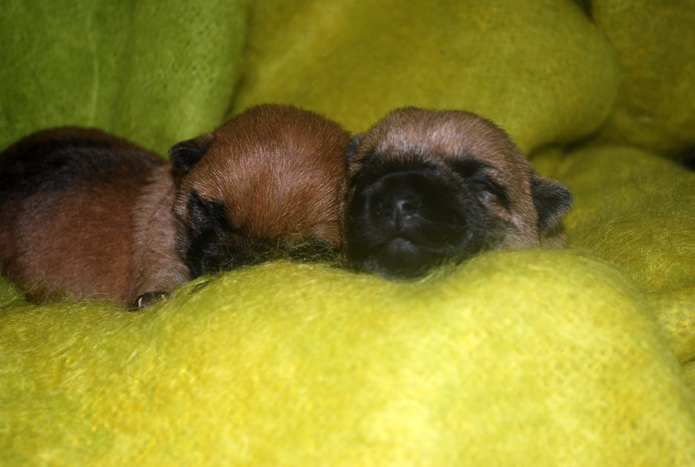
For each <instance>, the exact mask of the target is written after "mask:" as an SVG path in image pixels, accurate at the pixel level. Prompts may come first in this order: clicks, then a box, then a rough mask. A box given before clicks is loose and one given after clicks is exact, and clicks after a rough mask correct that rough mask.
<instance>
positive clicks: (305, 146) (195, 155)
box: [169, 105, 350, 276]
mask: <svg viewBox="0 0 695 467" xmlns="http://www.w3.org/2000/svg"><path fill="white" fill-rule="evenodd" d="M349 140H350V135H349V134H348V132H347V131H345V130H343V129H342V128H341V127H340V126H339V125H338V124H337V123H334V122H332V121H330V120H327V119H325V118H324V117H321V116H319V115H317V114H315V113H313V112H309V111H305V110H300V109H297V108H294V107H288V106H280V105H261V106H257V107H252V108H251V109H249V110H247V111H245V112H244V113H242V114H240V115H239V116H237V117H236V118H234V119H233V120H231V121H229V122H228V123H227V124H225V125H224V126H222V127H220V128H219V129H217V130H216V131H215V132H214V133H208V134H204V135H202V136H200V137H198V138H195V139H193V140H189V141H184V142H182V143H179V144H177V145H175V146H174V147H172V148H171V150H170V151H169V156H170V159H171V161H172V163H173V165H174V167H176V168H177V169H178V170H179V171H180V172H181V173H182V174H184V175H183V178H182V179H181V182H180V183H179V185H178V190H177V195H176V202H175V207H174V211H175V213H176V218H177V219H178V221H179V253H180V255H181V257H182V258H183V259H184V261H185V263H186V265H187V266H188V267H189V269H190V271H191V273H192V275H193V276H199V275H202V274H206V273H210V272H216V271H219V270H221V269H233V268H235V267H238V266H242V265H249V264H254V263H257V262H260V261H264V260H268V259H272V258H274V257H276V256H278V255H281V256H285V257H287V256H290V257H292V256H295V257H300V258H306V257H310V258H311V257H313V256H314V255H315V254H321V253H325V252H329V251H331V250H333V249H337V248H338V247H339V245H340V240H341V217H342V201H343V198H344V194H345V184H346V167H345V159H344V154H345V148H346V147H347V144H348V142H349Z"/></svg>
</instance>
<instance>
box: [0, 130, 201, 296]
mask: <svg viewBox="0 0 695 467" xmlns="http://www.w3.org/2000/svg"><path fill="white" fill-rule="evenodd" d="M173 200H174V179H173V177H172V174H171V166H170V165H169V164H168V163H167V162H166V161H165V160H164V159H162V158H161V157H159V156H157V155H156V154H153V153H150V152H148V151H147V150H145V149H143V148H141V147H139V146H136V145H135V144H133V143H130V142H128V141H125V140H123V139H120V138H117V137H115V136H111V135H108V134H106V133H104V132H103V131H100V130H96V129H85V128H75V127H65V128H56V129H50V130H44V131H40V132H38V133H35V134H33V135H30V136H28V137H26V138H24V139H22V140H20V141H18V142H17V143H15V144H13V145H12V146H10V147H9V148H7V149H6V150H5V151H4V152H2V154H0V267H1V272H2V274H3V275H6V276H8V277H10V278H11V279H12V280H14V281H15V282H17V283H19V284H20V285H22V287H23V289H24V290H25V292H26V293H27V296H28V297H29V298H30V299H32V300H34V301H37V302H42V301H47V300H59V299H61V298H63V297H65V296H66V295H71V296H73V297H74V298H76V299H78V300H79V299H86V298H101V299H108V300H112V301H115V302H118V303H123V304H125V303H130V302H133V301H134V300H135V299H136V297H138V296H140V295H143V294H147V293H150V292H154V291H159V290H169V289H171V288H173V287H174V286H176V285H178V284H180V283H182V282H184V281H186V280H188V279H189V278H190V274H189V272H188V269H187V268H186V266H185V265H184V264H183V261H181V259H180V258H179V255H178V252H177V249H176V231H177V226H176V222H175V219H174V216H173V214H172V212H171V208H172V204H173Z"/></svg>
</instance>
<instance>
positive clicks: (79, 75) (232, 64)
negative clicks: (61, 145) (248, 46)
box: [0, 0, 247, 154]
mask: <svg viewBox="0 0 695 467" xmlns="http://www.w3.org/2000/svg"><path fill="white" fill-rule="evenodd" d="M246 4H247V2H246V0H214V1H206V2H198V1H195V0H175V1H171V2H161V1H158V0H137V1H133V2H118V1H111V0H94V1H88V2H70V1H63V2H55V1H53V0H40V1H31V2H25V1H23V0H8V1H4V2H2V3H0V44H2V47H0V79H2V83H3V90H2V93H0V129H1V130H0V147H2V148H4V147H6V146H8V145H9V144H10V143H12V142H14V141H15V140H17V139H19V138H21V137H23V136H25V135H27V134H29V133H33V132H34V131H37V130H40V129H43V128H48V127H52V126H62V125H80V126H89V127H98V128H101V129H104V130H106V131H109V132H111V133H114V134H116V135H118V136H121V137H124V138H127V139H131V140H133V141H136V142H138V143H140V144H142V145H143V146H145V147H147V148H149V149H152V150H154V151H157V152H159V153H162V154H164V153H166V151H167V150H168V149H169V147H171V146H172V145H173V144H175V143H177V142H179V141H181V140H183V139H187V138H191V137H193V136H196V135H198V134H200V133H202V132H204V131H210V129H211V128H213V127H215V126H217V125H219V123H220V121H221V120H222V118H223V116H224V114H225V112H226V111H227V108H228V106H229V103H230V100H231V97H232V93H233V89H234V83H235V82H236V80H237V79H238V76H239V74H240V61H241V51H242V47H243V40H244V36H245V30H246V22H245V19H246V10H247V5H246Z"/></svg>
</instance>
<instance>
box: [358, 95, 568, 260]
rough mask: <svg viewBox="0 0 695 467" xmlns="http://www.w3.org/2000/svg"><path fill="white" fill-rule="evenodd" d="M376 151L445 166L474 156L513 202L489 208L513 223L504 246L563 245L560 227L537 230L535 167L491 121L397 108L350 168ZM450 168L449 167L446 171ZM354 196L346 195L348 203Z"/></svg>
mask: <svg viewBox="0 0 695 467" xmlns="http://www.w3.org/2000/svg"><path fill="white" fill-rule="evenodd" d="M374 152H378V153H380V154H382V156H383V157H384V158H394V159H398V158H403V157H409V156H411V155H416V157H418V158H420V159H424V160H428V161H432V162H434V163H436V164H439V165H441V166H442V167H443V168H445V169H447V168H446V165H445V164H444V160H445V159H446V158H451V157H458V156H463V155H470V156H473V157H474V158H476V159H478V160H481V161H484V162H486V163H488V164H490V165H491V166H492V167H493V169H491V170H490V171H488V174H489V175H490V176H491V177H492V178H493V179H495V180H496V181H497V182H498V183H499V184H500V185H502V186H503V187H504V188H505V189H506V191H507V193H508V195H509V199H510V201H511V204H510V206H509V209H502V208H501V207H500V206H498V205H496V204H494V203H489V204H488V205H487V207H488V209H490V210H491V211H493V212H494V213H495V214H496V215H497V216H499V217H500V218H502V219H504V220H505V221H508V222H509V223H511V225H513V226H514V229H513V230H510V231H509V232H508V235H507V236H506V237H505V243H504V244H503V245H499V246H500V247H503V246H514V247H528V246H533V245H538V244H539V243H542V244H545V245H547V246H553V247H561V246H563V245H564V243H565V236H564V230H563V229H562V227H561V226H558V227H555V228H554V229H552V231H547V232H539V231H538V227H537V224H538V216H537V212H536V208H535V207H534V204H533V198H532V194H531V184H530V181H531V178H532V176H537V173H536V172H535V170H534V169H533V166H532V165H531V164H530V163H529V162H528V160H527V159H526V158H525V157H524V155H523V154H522V153H521V151H520V150H519V149H518V148H517V147H516V145H515V144H514V143H513V142H512V140H511V139H510V138H509V136H508V135H507V134H506V132H504V130H502V129H500V128H499V127H497V126H495V125H494V124H493V123H492V122H490V121H488V120H486V119H483V118H482V117H479V116H477V115H475V114H472V113H469V112H465V111H431V110H424V109H417V108H404V109H399V110H396V111H393V112H391V113H389V114H388V115H387V116H386V117H384V118H383V119H382V120H381V121H379V122H378V123H377V124H376V125H375V126H373V127H372V128H370V129H369V131H368V132H367V133H366V134H365V135H364V137H363V139H362V141H361V142H360V144H359V147H358V149H357V152H356V153H355V156H354V158H353V159H352V161H351V163H350V166H349V176H350V177H352V176H354V175H355V174H356V173H357V172H358V171H359V170H360V169H361V168H362V166H363V164H362V161H363V160H364V159H365V158H366V157H367V156H368V155H370V154H372V153H374ZM447 170H448V169H447ZM353 195H354V191H353V192H349V193H348V194H347V203H348V204H349V202H350V199H351V198H352V196H353Z"/></svg>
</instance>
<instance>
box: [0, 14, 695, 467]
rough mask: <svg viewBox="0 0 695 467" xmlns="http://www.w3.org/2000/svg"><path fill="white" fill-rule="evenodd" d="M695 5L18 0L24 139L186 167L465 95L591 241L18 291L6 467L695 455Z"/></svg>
mask: <svg viewBox="0 0 695 467" xmlns="http://www.w3.org/2000/svg"><path fill="white" fill-rule="evenodd" d="M581 3H583V4H584V6H585V7H586V6H587V5H586V4H588V2H581ZM587 9H588V10H589V11H590V13H591V15H587V12H586V10H587ZM693 11H695V9H694V8H693V2H692V1H681V2H666V1H663V2H649V4H648V5H647V2H641V1H627V0H625V1H613V2H609V1H596V2H591V4H590V8H585V9H582V8H580V7H579V6H578V5H577V3H575V2H571V1H564V0H555V1H551V0H543V1H530V0H529V1H522V2H518V1H514V2H512V1H502V0H495V1H492V2H490V1H486V2H483V1H471V2H456V1H446V0H438V1H434V2H432V1H425V0H416V1H412V2H395V1H393V0H378V1H367V0H349V1H346V0H342V1H341V0H328V1H319V0H292V1H276V0H266V1H258V2H246V1H225V2H222V1H216V2H190V1H181V0H171V1H169V2H157V1H135V0H134V1H130V2H113V1H106V0H101V1H97V2H62V1H55V0H53V1H50V2H49V1H48V0H45V1H36V2H30V3H27V2H19V1H14V0H13V1H9V2H4V3H3V4H2V5H0V43H1V44H2V45H3V47H2V48H0V76H1V77H2V79H3V87H2V92H1V93H0V147H5V146H7V145H9V144H10V143H11V142H13V141H14V140H16V139H18V138H20V137H22V136H24V135H26V134H28V133H30V132H32V131H35V130H38V129H40V128H45V127H49V126H56V125H65V124H78V125H84V126H96V127H99V128H103V129H105V130H107V131H110V132H112V133H115V134H117V135H119V136H123V137H126V138H129V139H131V140H133V141H136V142H138V143H140V144H142V145H144V146H146V147H148V148H151V149H153V150H155V151H157V152H159V153H160V154H165V153H166V151H167V149H168V147H169V146H171V145H172V144H174V143H176V142H178V141H180V140H183V139H187V138H190V137H193V136H195V135H197V134H198V133H201V132H204V131H209V130H212V129H213V128H215V127H216V126H218V125H220V124H221V123H223V122H224V120H225V119H226V118H229V117H231V116H233V115H235V114H237V113H239V112H240V111H242V110H243V109H244V108H246V107H248V106H250V105H253V104H257V103H262V102H277V103H289V104H294V105H298V106H301V107H304V108H307V109H310V110H314V111H318V112H320V113H323V114H325V115H327V116H328V117H330V118H333V119H335V120H337V121H338V122H340V123H341V124H342V125H343V126H344V127H346V128H347V129H349V130H350V131H353V132H357V131H362V130H365V129H366V128H368V127H369V126H370V125H372V124H373V123H375V122H376V121H377V120H378V119H379V118H380V117H381V116H383V114H384V113H386V112H387V111H389V110H391V109H393V108H395V107H399V106H403V105H416V106H422V107H428V108H459V109H464V110H469V111H473V112H477V113H480V114H482V115H483V116H485V117H487V118H490V119H492V120H494V121H495V122H496V123H498V124H499V125H500V126H502V127H503V128H504V129H506V130H507V131H508V132H509V133H510V134H511V135H512V137H513V139H514V140H515V141H516V142H517V143H518V144H519V145H520V147H521V148H522V149H523V150H524V151H525V152H526V153H527V154H529V157H530V159H531V161H532V162H533V163H534V164H535V166H536V167H537V169H538V170H539V171H540V172H541V173H542V174H543V175H546V176H550V177H553V178H556V179H558V180H560V181H562V182H564V183H565V184H567V186H568V187H569V188H570V189H571V190H572V192H573V194H574V197H575V206H574V208H573V209H572V211H571V212H570V214H569V215H568V217H567V219H566V222H565V224H566V227H567V230H568V235H569V248H568V249H567V250H565V251H542V250H531V251H503V252H495V253H489V254H484V255H481V256H479V257H478V258H475V259H474V260H472V261H470V262H468V263H466V264H462V265H460V266H458V267H444V268H442V269H441V270H438V271H435V272H434V273H433V274H432V275H430V276H428V277H427V278H425V279H423V280H422V281H419V282H416V283H393V282H389V281H386V280H383V279H381V278H378V277H375V276H370V275H365V274H355V273H352V272H349V271H345V270H341V269H338V268H335V267H332V266H331V265H325V264H315V265H298V264H292V263H287V262H282V261H280V262H275V263H270V264H265V265H261V266H258V267H251V268H245V269H241V270H238V271H233V272H229V273H225V274H220V275H217V276H214V277H206V278H201V279H197V280H195V281H193V282H192V283H190V284H187V285H185V286H183V287H182V288H181V289H180V290H178V291H177V292H176V293H175V294H174V296H173V297H172V298H171V299H170V300H168V301H167V302H165V303H161V304H158V305H156V306H154V307H152V308H150V309H147V310H146V311H144V312H141V313H125V312H124V310H123V309H120V308H117V307H114V306H113V305H109V304H107V303H100V302H81V303H70V302H64V303H53V304H45V305H40V306H38V305H34V304H30V303H28V302H27V301H26V299H25V298H24V297H23V296H22V294H21V293H20V292H19V290H18V289H17V288H16V287H15V286H13V285H12V284H10V283H9V282H8V281H7V280H5V279H0V465H3V466H4V465H12V466H14V465H22V466H23V465H66V466H67V465H70V466H75V465H85V466H86V465H104V466H109V465H114V466H117V465H118V466H120V465H147V466H150V465H152V466H159V465H161V466H165V465H166V466H170V465H254V466H255V465H285V466H290V465H291V466H314V465H315V466H319V465H350V466H352V465H360V466H362V465H374V466H378V465H406V466H407V465H431V466H448V465H479V466H486V465H490V466H492V465H533V466H558V465H595V466H606V467H608V466H615V465H645V466H662V465H663V466H681V465H683V466H685V465H695V396H693V391H692V388H693V387H695V305H693V304H694V303H695V279H693V278H695V202H694V201H695V199H693V197H695V194H694V193H695V174H693V172H691V171H688V170H686V169H685V168H683V167H681V166H680V165H678V164H677V163H675V162H672V161H670V160H667V159H665V158H663V156H664V155H666V156H669V155H671V154H672V153H673V151H676V150H680V149H683V148H684V147H686V146H687V145H688V144H693V143H695V133H693V128H694V126H693V125H692V123H693V120H692V119H693V115H694V114H695V113H694V112H693V102H695V99H692V98H690V96H692V94H693V92H695V76H693V68H692V66H693V60H692V59H689V58H688V57H692V54H693V48H692V46H691V45H690V44H691V43H693V42H694V41H692V40H690V39H689V38H691V37H692V34H694V32H693V31H695V19H693ZM657 154H659V155H657Z"/></svg>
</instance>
